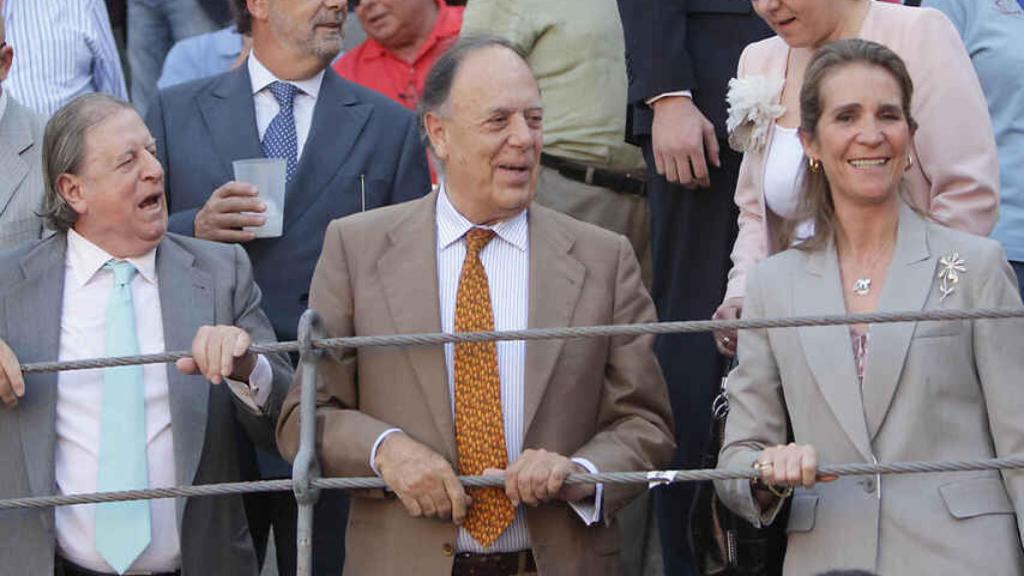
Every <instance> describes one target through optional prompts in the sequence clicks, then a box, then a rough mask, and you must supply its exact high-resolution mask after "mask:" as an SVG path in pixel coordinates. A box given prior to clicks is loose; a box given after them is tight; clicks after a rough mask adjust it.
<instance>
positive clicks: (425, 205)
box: [377, 193, 456, 461]
mask: <svg viewBox="0 0 1024 576" xmlns="http://www.w3.org/2000/svg"><path fill="white" fill-rule="evenodd" d="M415 202H417V203H418V205H417V207H416V209H415V210H411V211H410V212H409V215H408V216H407V217H406V218H404V219H402V220H400V221H399V222H397V223H395V225H394V226H393V227H392V228H391V229H390V230H389V231H388V239H389V240H390V242H391V246H390V247H389V248H388V249H387V250H386V251H385V252H384V254H383V256H382V257H381V258H380V261H379V262H378V264H377V273H378V274H379V275H380V283H381V286H382V288H383V291H384V298H385V300H386V301H387V305H388V310H389V311H390V312H391V319H392V321H393V322H394V327H395V331H396V333H398V334H411V333H434V332H440V331H441V314H440V311H439V302H440V296H439V292H438V288H437V250H436V245H437V232H436V228H437V226H436V223H435V213H436V202H437V193H431V194H429V195H427V196H425V197H424V198H423V199H422V200H416V201H415ZM417 254H419V255H423V254H426V255H427V257H414V256H413V255H417ZM405 354H406V357H407V358H408V359H409V363H410V364H411V365H412V368H413V371H414V372H415V373H416V377H417V382H419V385H420V388H421V389H422V390H423V396H424V397H425V398H426V399H427V407H428V408H429V410H430V413H431V415H432V416H433V421H434V422H435V423H436V424H437V426H438V432H439V433H440V436H441V438H442V439H443V440H444V443H445V447H446V448H447V451H448V453H447V456H448V457H449V458H450V459H452V460H453V461H454V458H455V454H456V449H455V422H454V421H453V419H452V403H451V399H450V398H449V391H448V378H447V372H446V371H445V365H444V362H445V361H444V348H443V347H441V346H414V347H406V348H405Z"/></svg>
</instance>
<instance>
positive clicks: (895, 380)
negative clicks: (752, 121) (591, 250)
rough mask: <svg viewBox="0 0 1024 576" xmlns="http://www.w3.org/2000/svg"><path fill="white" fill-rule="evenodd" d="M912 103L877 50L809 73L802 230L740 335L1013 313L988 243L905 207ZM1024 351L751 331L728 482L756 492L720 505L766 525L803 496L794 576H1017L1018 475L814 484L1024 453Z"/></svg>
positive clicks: (916, 331) (961, 332) (829, 332)
mask: <svg viewBox="0 0 1024 576" xmlns="http://www.w3.org/2000/svg"><path fill="white" fill-rule="evenodd" d="M912 91H913V87H912V84H911V81H910V77H909V76H908V75H907V72H906V68H905V67H904V65H903V63H902V61H901V60H900V59H899V57H898V56H896V55H895V54H894V53H893V52H891V51H890V50H888V49H887V48H885V47H883V46H881V45H879V44H874V43H871V42H867V41H863V40H843V41H840V42H836V43H833V44H830V45H827V46H825V47H824V48H823V49H822V50H821V51H820V52H819V53H818V54H817V55H816V56H815V58H814V60H813V61H812V62H811V64H810V65H809V67H808V71H807V76H806V78H805V82H804V85H803V88H802V90H801V94H800V103H801V128H800V131H801V141H802V143H803V145H804V149H805V152H806V155H807V157H808V159H809V165H808V167H807V169H806V172H805V174H804V180H803V184H802V192H801V194H802V198H801V203H802V210H803V214H804V215H805V216H806V219H804V220H803V222H804V224H803V225H798V226H795V227H794V230H797V231H799V232H800V233H801V235H800V237H799V239H797V240H796V241H795V243H794V246H795V247H794V248H791V249H790V250H787V251H785V252H783V253H780V254H778V255H776V256H773V257H772V258H769V259H768V260H765V261H764V262H762V263H761V264H760V265H758V267H757V268H756V269H755V272H754V273H753V274H752V275H751V277H750V278H749V280H748V284H747V306H746V309H745V310H744V316H745V317H747V318H756V317H780V316H794V315H815V314H842V313H845V312H848V313H858V312H873V311H876V310H888V311H896V310H933V309H934V310H950V309H972V308H988V307H997V308H998V307H1015V306H1020V305H1021V301H1020V296H1019V294H1018V293H1017V291H1016V286H1015V283H1014V280H1013V275H1012V272H1011V270H1010V268H1009V265H1008V264H1007V262H1006V260H1005V257H1004V256H1003V253H1002V250H1001V248H1000V247H999V246H998V244H997V243H996V242H994V241H992V240H989V239H986V238H981V237H976V236H971V235H968V234H965V233H962V232H957V231H954V230H950V229H948V228H945V227H943V226H940V225H938V224H935V223H933V222H930V221H928V220H926V219H925V218H923V217H922V216H920V215H919V214H917V213H916V212H914V211H913V210H912V209H911V208H910V207H909V206H908V205H907V204H905V203H904V202H903V201H902V199H901V194H900V190H901V183H902V180H903V178H904V173H905V171H906V170H907V169H908V168H909V161H910V156H909V152H910V142H911V137H912V135H913V133H914V129H915V124H914V120H913V118H912V117H911V115H910V106H909V103H910V100H911V96H912ZM1022 336H1024V323H1022V322H1021V321H1020V320H977V321H973V322H968V321H941V322H921V323H899V324H879V325H857V326H826V327H808V328H783V329H771V330H760V331H748V332H744V333H743V334H742V335H741V337H740V342H739V358H740V363H739V366H738V367H737V369H736V370H735V371H733V373H732V374H731V375H730V376H729V381H728V393H729V402H730V413H729V418H728V421H727V424H726V437H725V443H724V446H723V448H722V452H721V455H720V459H719V465H720V466H722V467H745V466H755V467H758V468H759V469H760V471H761V478H762V480H759V481H756V482H753V483H752V482H748V481H741V480H736V481H728V482H720V483H718V484H717V489H718V492H719V494H720V495H721V497H722V499H723V500H724V501H725V503H726V504H727V505H728V506H729V507H730V508H732V509H733V510H734V511H736V512H737V513H739V514H741V515H743V516H744V517H745V518H747V519H748V520H749V521H750V522H752V523H754V524H756V525H763V524H768V523H771V522H772V521H773V520H774V518H775V515H776V513H777V512H778V510H779V508H780V506H781V504H782V502H783V500H784V499H785V498H788V497H792V507H791V511H790V517H789V524H788V526H787V532H788V540H789V545H788V549H787V555H786V561H785V573H786V574H794V575H805V574H815V573H818V572H821V571H825V570H828V569H835V568H859V569H866V570H870V571H876V572H878V573H880V574H883V575H904V574H907V575H909V574H929V575H936V574H951V575H952V574H956V575H962V574H1000V575H1014V574H1016V575H1019V574H1024V557H1022V548H1021V535H1020V531H1019V527H1018V522H1017V516H1018V514H1019V513H1020V512H1021V505H1022V504H1024V472H1020V471H1005V472H1003V473H1002V474H1000V473H999V472H956V473H943V474H909V475H902V476H886V477H877V476H876V477H844V478H839V479H834V478H816V470H817V465H818V463H819V462H825V463H845V462H895V461H908V460H957V459H976V458H989V457H996V456H1007V455H1021V454H1024V417H1022V414H1024V394H1022V393H1021V391H1020V390H1019V388H1020V386H1019V384H1020V378H1021V374H1024V354H1022V353H1021V350H1020V344H1019V343H1020V341H1021V337H1022ZM788 427H791V429H792V435H793V439H794V440H795V442H793V443H790V444H788V445H787V444H786V442H787V440H788V438H787V435H788V433H787V428H788ZM816 480H817V482H816ZM823 480H830V481H829V482H823ZM794 487H795V491H794V490H793V488H794Z"/></svg>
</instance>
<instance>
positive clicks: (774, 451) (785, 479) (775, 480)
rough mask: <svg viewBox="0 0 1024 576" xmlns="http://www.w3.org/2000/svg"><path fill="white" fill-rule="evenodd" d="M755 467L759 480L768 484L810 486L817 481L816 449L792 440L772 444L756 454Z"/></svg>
mask: <svg viewBox="0 0 1024 576" xmlns="http://www.w3.org/2000/svg"><path fill="white" fill-rule="evenodd" d="M757 467H758V469H759V470H760V471H761V482H763V483H765V484H767V485H769V486H803V487H804V488H810V487H812V486H814V483H815V482H817V481H818V451H817V450H815V449H814V446H811V445H810V444H796V443H793V442H791V443H789V444H787V445H785V446H782V445H781V444H780V445H778V446H772V447H769V448H765V449H764V450H762V451H761V453H760V454H759V455H758V456H757ZM823 480H824V479H823Z"/></svg>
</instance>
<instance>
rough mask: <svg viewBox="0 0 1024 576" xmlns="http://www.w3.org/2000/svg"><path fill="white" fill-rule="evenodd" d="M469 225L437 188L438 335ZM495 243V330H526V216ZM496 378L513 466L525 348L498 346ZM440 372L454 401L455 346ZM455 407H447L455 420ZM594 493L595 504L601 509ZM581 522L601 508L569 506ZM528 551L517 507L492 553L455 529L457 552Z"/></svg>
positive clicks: (489, 269) (448, 348)
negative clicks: (457, 533)
mask: <svg viewBox="0 0 1024 576" xmlns="http://www.w3.org/2000/svg"><path fill="white" fill-rule="evenodd" d="M473 227H474V224H473V223H472V222H470V221H469V220H467V219H466V218H465V217H464V216H463V215H462V214H460V213H459V212H458V210H456V209H455V207H454V206H453V205H452V203H451V202H450V201H449V200H448V195H447V193H446V192H445V189H444V185H443V184H442V186H441V190H440V192H439V193H438V195H437V277H438V294H439V296H440V306H441V307H440V310H441V329H442V330H443V331H444V332H446V333H452V332H454V331H455V300H456V294H457V293H458V289H459V277H460V276H461V274H462V264H463V261H464V260H465V258H466V240H465V235H466V232H468V231H469V230H470V229H471V228H473ZM487 228H490V229H491V230H494V238H493V239H492V240H491V241H490V242H489V243H488V244H487V246H485V247H484V249H483V250H481V251H480V261H481V262H482V263H483V266H484V271H485V272H486V273H487V285H488V288H489V292H490V295H491V308H492V310H493V312H494V329H495V330H524V329H526V328H527V322H528V318H529V302H530V234H529V221H528V215H527V211H526V210H524V211H522V212H521V213H519V215H517V216H515V217H514V218H510V219H508V220H503V221H501V222H499V223H497V224H495V225H494V226H488V227H487ZM497 350H498V376H499V378H500V380H501V411H502V415H503V417H504V421H505V449H506V451H507V453H508V461H509V463H512V462H514V461H515V460H516V458H518V457H519V454H520V453H521V452H522V449H523V436H524V435H525V432H526V431H525V430H523V405H524V401H525V395H526V393H525V383H526V342H524V341H522V340H520V341H506V342H498V343H497ZM444 357H445V367H446V371H447V373H448V397H449V398H454V397H455V345H454V344H445V346H444ZM454 415H455V404H454V403H452V419H453V420H454ZM576 461H577V462H578V463H579V464H581V465H582V466H584V467H585V468H587V469H588V470H590V471H591V472H597V469H596V468H595V467H594V465H593V464H591V463H590V462H587V461H585V460H582V459H576ZM600 501H601V493H600V492H598V495H597V498H596V502H598V503H600ZM573 508H574V509H575V510H576V512H577V513H578V514H579V515H580V517H581V518H582V519H583V521H584V522H586V523H588V524H592V523H593V522H595V521H597V519H598V513H599V511H600V506H594V505H589V506H588V505H573ZM528 549H530V535H529V533H528V532H527V530H526V516H525V513H524V508H523V506H522V505H520V506H519V508H518V509H517V510H516V517H515V519H514V520H513V521H512V525H511V526H509V528H508V529H507V530H505V532H504V533H503V534H502V535H501V536H500V537H499V538H498V540H497V541H496V542H495V543H494V545H493V546H492V547H491V548H488V549H486V550H485V549H484V548H483V547H482V546H480V544H478V543H477V542H476V540H474V539H473V537H472V536H470V534H469V532H467V531H466V530H465V529H462V528H460V529H459V536H458V541H457V542H456V544H455V550H456V551H457V552H485V551H486V552H515V551H518V550H528Z"/></svg>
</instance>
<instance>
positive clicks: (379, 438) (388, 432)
mask: <svg viewBox="0 0 1024 576" xmlns="http://www.w3.org/2000/svg"><path fill="white" fill-rule="evenodd" d="M401 431H402V430H401V429H400V428H388V429H387V430H385V431H383V432H381V433H380V436H377V440H376V441H374V443H373V448H371V449H370V469H371V470H373V473H374V474H376V475H377V476H378V477H379V476H380V470H377V449H378V448H380V443H381V442H383V441H384V439H385V438H387V437H388V436H390V435H392V434H394V433H395V432H401Z"/></svg>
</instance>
